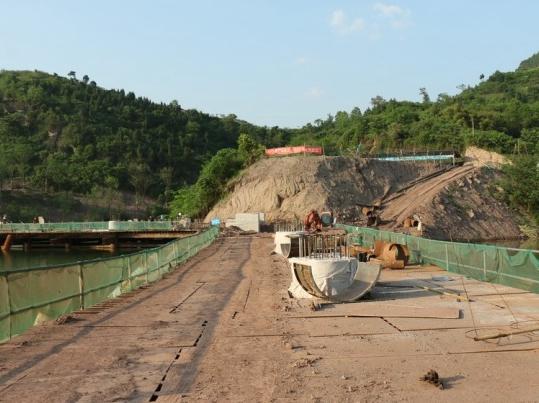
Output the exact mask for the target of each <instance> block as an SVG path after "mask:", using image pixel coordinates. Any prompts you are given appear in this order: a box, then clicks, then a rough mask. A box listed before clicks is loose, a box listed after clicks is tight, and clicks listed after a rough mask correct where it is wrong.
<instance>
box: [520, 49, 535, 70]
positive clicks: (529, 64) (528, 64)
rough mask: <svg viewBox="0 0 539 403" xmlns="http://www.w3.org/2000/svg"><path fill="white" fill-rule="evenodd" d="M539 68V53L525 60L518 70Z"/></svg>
mask: <svg viewBox="0 0 539 403" xmlns="http://www.w3.org/2000/svg"><path fill="white" fill-rule="evenodd" d="M537 67H539V52H537V53H536V54H534V55H533V56H531V57H529V58H527V59H526V60H523V61H522V62H521V63H520V65H519V66H518V70H528V69H536V68H537Z"/></svg>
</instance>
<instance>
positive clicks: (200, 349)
mask: <svg viewBox="0 0 539 403" xmlns="http://www.w3.org/2000/svg"><path fill="white" fill-rule="evenodd" d="M272 248H273V242H272V238H271V237H270V236H269V235H268V236H266V235H255V236H246V235H243V236H236V237H227V238H220V239H219V240H217V241H216V242H215V243H214V244H213V245H212V246H210V247H208V248H206V249H205V250H203V251H202V252H201V253H200V254H199V255H197V256H196V257H194V258H193V259H192V260H191V261H189V262H188V263H186V264H184V265H182V266H180V267H178V268H177V269H176V271H174V272H173V273H171V274H170V275H169V276H167V277H166V278H165V279H163V280H161V281H159V282H157V283H154V284H153V285H151V286H150V287H147V288H145V289H141V290H139V291H137V292H134V293H132V294H127V295H126V296H124V297H121V298H116V299H115V300H111V302H110V303H108V304H103V305H102V309H96V310H95V311H94V313H86V314H73V315H71V316H70V317H67V318H65V320H64V321H63V323H62V324H60V323H57V322H53V323H48V324H45V325H41V326H36V327H34V328H33V329H31V330H29V331H28V332H27V333H26V334H24V335H22V336H19V337H16V338H14V339H13V340H11V341H10V342H8V343H5V344H3V345H0V401H6V402H34V401H43V402H46V401H54V402H62V401H66V402H68V401H69V402H73V401H82V402H89V401H91V402H102V401H157V402H176V401H204V402H206V401H246V402H247V401H248V402H258V401H262V402H274V401H275V402H277V401H305V402H315V401H319V402H346V401H350V402H359V401H361V402H363V401H366V402H371V401H372V402H374V401H384V402H385V401H409V402H416V401H441V402H444V401H489V402H507V401H517V402H531V401H537V400H538V399H539V381H537V372H538V371H539V356H538V354H537V351H538V349H539V335H538V334H536V333H533V332H528V333H524V334H521V335H515V336H513V337H505V338H500V339H495V340H491V341H474V340H473V337H474V336H482V335H487V334H490V333H496V332H499V331H508V330H509V331H510V330H515V329H517V328H520V329H525V328H533V327H534V326H535V327H537V325H538V324H539V322H538V319H539V296H538V295H535V294H530V293H526V292H524V291H521V290H516V289H512V288H508V287H502V286H498V285H493V284H488V283H481V282H478V281H475V280H470V279H466V278H464V277H461V276H457V275H454V274H451V273H446V272H444V271H441V270H440V269H438V268H436V267H432V266H430V267H410V268H407V269H406V270H395V271H391V270H388V271H383V273H382V276H381V279H380V281H379V283H378V285H377V287H376V288H375V289H374V291H373V292H372V294H371V295H370V297H369V298H368V299H366V300H363V301H362V302H359V303H355V304H341V305H333V304H324V303H321V304H320V305H318V304H315V305H313V304H312V303H311V300H295V299H291V298H290V297H289V296H288V293H287V288H288V285H289V283H290V270H289V269H288V267H287V263H286V261H285V260H284V259H283V258H282V257H280V256H278V255H272V254H271V251H272ZM458 294H460V295H461V296H462V298H461V300H460V301H459V300H458V299H457V298H456V295H458ZM464 296H467V299H466V298H463V297H464ZM360 305H361V307H362V308H365V307H371V308H369V309H366V310H367V311H369V310H370V312H371V314H370V315H368V316H359V315H356V316H354V314H353V312H354V309H356V308H357V307H358V306H360ZM382 306H383V307H384V308H383V309H382V308H381V307H382ZM378 309H380V312H381V313H380V314H383V315H386V316H376V312H377V310H378ZM363 312H365V309H363ZM372 312H374V316H372ZM382 312H383V313H382ZM452 312H456V316H454V317H453V318H448V317H450V316H451V313H452ZM429 316H430V317H429ZM60 322H62V321H60ZM431 370H433V371H435V372H436V374H437V376H438V378H439V380H436V376H434V372H432V371H431ZM429 371H430V372H429ZM424 378H426V379H431V380H432V382H428V381H425V380H423V379H424ZM440 384H441V385H442V386H440ZM442 387H443V389H441V388H442Z"/></svg>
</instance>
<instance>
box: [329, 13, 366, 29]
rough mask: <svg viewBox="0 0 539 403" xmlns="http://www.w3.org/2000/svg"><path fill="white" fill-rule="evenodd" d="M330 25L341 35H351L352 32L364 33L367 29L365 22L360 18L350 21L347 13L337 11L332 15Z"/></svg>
mask: <svg viewBox="0 0 539 403" xmlns="http://www.w3.org/2000/svg"><path fill="white" fill-rule="evenodd" d="M330 25H331V27H332V28H333V29H334V30H335V31H337V32H338V33H340V34H350V33H352V32H359V31H362V30H363V28H365V21H364V20H363V19H362V18H359V17H356V18H354V19H353V20H352V21H349V20H348V17H347V16H346V14H345V12H344V11H343V10H341V9H337V10H335V11H333V13H331V18H330Z"/></svg>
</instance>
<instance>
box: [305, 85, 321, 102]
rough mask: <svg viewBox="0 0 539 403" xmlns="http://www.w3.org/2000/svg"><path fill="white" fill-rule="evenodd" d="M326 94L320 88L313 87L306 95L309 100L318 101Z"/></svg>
mask: <svg viewBox="0 0 539 403" xmlns="http://www.w3.org/2000/svg"><path fill="white" fill-rule="evenodd" d="M323 94H324V91H322V90H321V89H320V88H319V87H312V88H310V89H309V91H307V93H306V95H307V96H308V97H309V98H312V99H318V98H320V97H321V96H322V95H323Z"/></svg>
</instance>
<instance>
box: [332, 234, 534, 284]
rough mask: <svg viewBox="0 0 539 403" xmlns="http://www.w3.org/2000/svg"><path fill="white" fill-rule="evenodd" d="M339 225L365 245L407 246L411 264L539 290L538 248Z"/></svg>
mask: <svg viewBox="0 0 539 403" xmlns="http://www.w3.org/2000/svg"><path fill="white" fill-rule="evenodd" d="M340 227H342V228H344V229H345V230H346V232H347V233H349V234H351V236H352V238H353V241H355V242H357V243H359V244H360V245H362V246H365V247H373V246H374V241H375V240H383V241H389V242H393V243H399V244H401V245H406V246H408V249H409V250H410V257H411V260H410V263H412V264H422V263H431V264H435V265H436V266H438V267H441V268H443V269H445V270H448V271H450V272H454V273H459V274H463V275H465V276H468V277H471V278H474V279H476V280H481V281H487V282H491V283H497V284H503V285H507V286H510V287H515V288H519V289H522V290H526V291H530V292H534V293H539V251H536V250H525V249H514V248H505V247H500V246H494V245H484V244H474V243H460V242H448V241H437V240H434V239H427V238H421V237H416V236H412V235H406V234H401V233H396V232H390V231H381V230H376V229H373V228H365V227H354V226H350V225H341V226H340Z"/></svg>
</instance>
